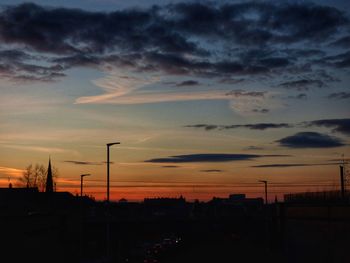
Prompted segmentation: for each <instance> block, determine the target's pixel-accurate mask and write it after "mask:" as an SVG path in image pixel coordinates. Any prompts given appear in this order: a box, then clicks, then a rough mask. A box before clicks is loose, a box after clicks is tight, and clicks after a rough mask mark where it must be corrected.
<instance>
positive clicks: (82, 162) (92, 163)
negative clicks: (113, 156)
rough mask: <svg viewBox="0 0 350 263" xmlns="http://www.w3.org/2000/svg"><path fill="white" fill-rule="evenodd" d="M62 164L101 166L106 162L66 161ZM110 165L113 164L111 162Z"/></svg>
mask: <svg viewBox="0 0 350 263" xmlns="http://www.w3.org/2000/svg"><path fill="white" fill-rule="evenodd" d="M63 162H65V163H71V164H76V165H103V164H105V163H106V162H87V161H73V160H66V161H63ZM110 163H111V164H113V162H110Z"/></svg>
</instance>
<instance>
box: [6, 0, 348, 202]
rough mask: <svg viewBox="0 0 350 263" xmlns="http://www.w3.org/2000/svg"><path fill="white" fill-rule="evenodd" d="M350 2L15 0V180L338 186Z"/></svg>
mask: <svg viewBox="0 0 350 263" xmlns="http://www.w3.org/2000/svg"><path fill="white" fill-rule="evenodd" d="M347 10H350V1H348V0H342V1H340V0H338V1H326V0H322V1H315V2H314V3H313V2H308V1H256V2H254V1H253V2H250V1H192V2H191V1H165V0H163V1H160V0H158V1H156V0H149V1H148V0H147V1H146V0H143V1H140V0H138V1H136V0H129V1H121V0H70V1H59V0H57V1H54V0H52V1H50V0H42V1H33V2H32V3H25V2H23V1H19V0H18V1H16V0H0V91H1V96H0V149H1V150H0V186H1V187H7V186H8V184H9V180H10V181H11V183H13V184H14V185H16V183H17V181H18V177H20V176H21V175H22V172H23V169H24V168H25V167H26V166H27V165H29V164H31V163H33V164H35V163H40V164H44V165H45V166H46V165H47V163H48V159H49V156H51V160H52V164H53V165H54V166H55V167H57V168H58V169H59V174H60V175H59V178H58V181H57V190H59V191H71V192H72V193H73V194H76V193H78V192H79V189H80V188H79V187H80V174H85V173H90V174H92V175H91V176H90V177H85V193H86V194H89V195H93V196H95V197H96V198H97V199H100V200H102V199H104V198H105V197H106V194H105V192H106V187H105V185H106V163H105V162H106V143H110V142H115V141H119V142H121V144H120V145H115V146H113V147H111V155H110V157H111V161H112V162H113V163H112V164H111V199H113V200H118V199H120V198H122V197H124V198H126V199H129V200H142V199H143V198H144V197H157V196H170V197H175V196H180V195H183V196H185V197H186V198H187V199H189V200H193V199H195V198H198V199H201V200H208V199H210V198H211V197H213V196H220V197H224V196H227V195H228V194H230V193H242V192H243V193H247V195H248V196H249V197H260V196H263V185H262V184H261V183H259V182H258V181H259V180H267V181H268V182H269V198H270V199H271V200H273V199H274V198H275V195H277V196H278V198H280V199H281V198H282V196H283V194H284V193H290V192H299V191H316V190H325V189H337V187H339V167H338V166H339V161H340V160H341V159H342V158H343V157H342V155H344V156H345V157H344V158H345V159H349V155H350V150H349V141H350V140H349V136H350V103H349V102H350V85H349V84H350V74H349V72H350V14H349V12H347Z"/></svg>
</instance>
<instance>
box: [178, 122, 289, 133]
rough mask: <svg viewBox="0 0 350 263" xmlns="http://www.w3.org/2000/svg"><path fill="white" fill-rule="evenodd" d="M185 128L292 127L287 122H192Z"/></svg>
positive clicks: (259, 128)
mask: <svg viewBox="0 0 350 263" xmlns="http://www.w3.org/2000/svg"><path fill="white" fill-rule="evenodd" d="M184 127H186V128H202V129H205V130H207V131H210V130H216V129H218V130H230V129H237V128H247V129H251V130H266V129H278V128H291V127H293V126H292V125H291V124H288V123H255V124H234V125H213V124H194V125H186V126H184Z"/></svg>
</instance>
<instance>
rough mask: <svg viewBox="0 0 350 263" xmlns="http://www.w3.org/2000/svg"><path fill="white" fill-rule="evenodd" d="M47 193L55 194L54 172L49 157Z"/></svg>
mask: <svg viewBox="0 0 350 263" xmlns="http://www.w3.org/2000/svg"><path fill="white" fill-rule="evenodd" d="M45 192H46V193H52V192H53V179H52V170H51V158H50V157H49V166H48V167H47V177H46V188H45Z"/></svg>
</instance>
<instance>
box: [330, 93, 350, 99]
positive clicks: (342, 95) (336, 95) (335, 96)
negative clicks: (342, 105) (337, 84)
mask: <svg viewBox="0 0 350 263" xmlns="http://www.w3.org/2000/svg"><path fill="white" fill-rule="evenodd" d="M327 98H328V99H339V100H340V99H350V92H345V91H342V92H334V93H331V94H329V95H328V96H327Z"/></svg>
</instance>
